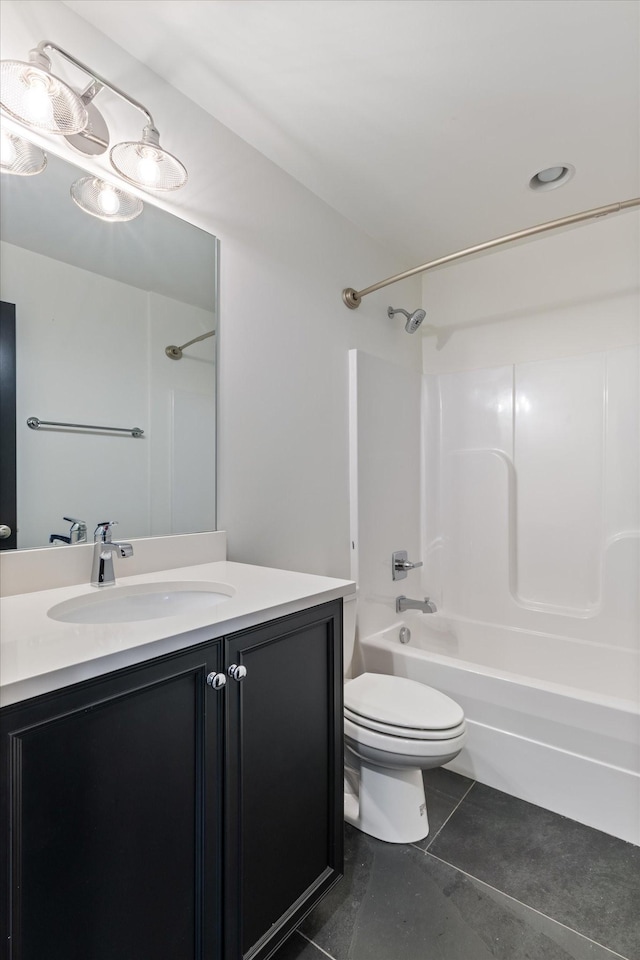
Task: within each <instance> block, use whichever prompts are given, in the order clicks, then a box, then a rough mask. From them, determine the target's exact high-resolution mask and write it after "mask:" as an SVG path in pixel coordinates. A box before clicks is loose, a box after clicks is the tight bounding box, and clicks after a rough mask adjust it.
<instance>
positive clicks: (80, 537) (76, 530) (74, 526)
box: [62, 517, 87, 543]
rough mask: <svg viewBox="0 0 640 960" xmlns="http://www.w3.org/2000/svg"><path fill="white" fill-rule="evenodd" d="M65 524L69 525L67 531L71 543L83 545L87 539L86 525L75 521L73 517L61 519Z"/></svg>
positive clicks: (82, 521) (80, 521) (81, 521)
mask: <svg viewBox="0 0 640 960" xmlns="http://www.w3.org/2000/svg"><path fill="white" fill-rule="evenodd" d="M62 519H63V520H66V521H67V523H70V524H71V529H70V530H69V540H70V541H71V543H85V541H86V539H87V524H86V523H85V521H84V520H76V518H75V517H63V518H62Z"/></svg>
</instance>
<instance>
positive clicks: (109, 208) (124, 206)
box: [71, 177, 144, 223]
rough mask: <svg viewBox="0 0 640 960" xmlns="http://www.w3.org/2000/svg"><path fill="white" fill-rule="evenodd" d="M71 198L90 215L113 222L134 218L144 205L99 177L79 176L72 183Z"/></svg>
mask: <svg viewBox="0 0 640 960" xmlns="http://www.w3.org/2000/svg"><path fill="white" fill-rule="evenodd" d="M71 199H72V200H73V201H74V203H77V205H78V206H79V207H80V209H81V210H84V212H85V213H89V214H91V216H92V217H98V218H99V219H100V220H105V221H106V222H113V223H123V222H125V221H126V220H135V218H136V217H139V216H140V214H141V213H142V210H143V207H144V205H143V203H142V200H139V199H138V198H137V197H132V196H131V194H130V193H126V192H125V191H124V190H120V188H119V187H114V186H113V184H111V183H107V181H106V180H100V178H99V177H81V178H80V179H79V180H76V181H75V183H72V184H71Z"/></svg>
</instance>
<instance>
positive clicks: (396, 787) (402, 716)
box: [344, 673, 466, 843]
mask: <svg viewBox="0 0 640 960" xmlns="http://www.w3.org/2000/svg"><path fill="white" fill-rule="evenodd" d="M344 737H345V748H346V749H345V820H346V821H347V822H348V823H351V824H352V825H353V826H354V827H356V828H357V829H358V830H362V832H363V833H367V834H369V835H370V836H372V837H377V838H378V839H379V840H386V841H387V842H389V843H413V842H415V841H417V840H423V839H424V838H425V837H426V836H427V835H428V833H429V821H428V817H427V804H426V798H425V793H424V784H423V780H422V770H427V769H429V768H431V767H440V766H442V765H443V764H445V763H448V762H449V761H450V760H453V759H454V757H456V756H457V755H458V754H459V753H460V750H461V749H462V747H463V745H464V742H465V739H466V727H465V719H464V713H463V711H462V708H461V707H460V706H459V705H458V704H457V703H455V701H453V700H452V699H451V698H450V697H447V696H446V695H445V694H443V693H440V692H439V691H438V690H434V689H433V688H432V687H427V686H425V685H424V684H422V683H417V682H416V681H415V680H408V679H406V678H404V677H393V676H387V675H384V674H376V673H363V674H361V675H360V676H359V677H356V678H355V679H353V680H347V681H346V683H345V686H344Z"/></svg>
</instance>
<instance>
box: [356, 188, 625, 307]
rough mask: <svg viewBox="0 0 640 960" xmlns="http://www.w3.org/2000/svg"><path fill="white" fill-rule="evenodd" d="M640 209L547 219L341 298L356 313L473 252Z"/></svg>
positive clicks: (617, 207)
mask: <svg viewBox="0 0 640 960" xmlns="http://www.w3.org/2000/svg"><path fill="white" fill-rule="evenodd" d="M639 206H640V197H635V198H634V199H633V200H621V201H620V202H619V203H610V204H608V205H607V206H606V207H594V208H593V209H592V210H585V211H583V212H582V213H574V214H572V215H571V216H569V217H561V218H560V219H559V220H548V221H547V222H546V223H539V224H537V226H535V227H527V228H526V230H518V232H517V233H509V234H507V235H506V236H504V237H497V238H496V239H495V240H487V241H486V242H485V243H478V244H476V246H475V247H467V248H466V249H465V250H458V251H457V253H449V254H447V256H446V257H439V258H438V259H437V260H430V261H429V262H428V263H422V264H420V266H419V267H413V269H412V270H405V272H404V273H397V274H396V275H395V276H394V277H388V278H387V279H386V280H380V282H379V283H374V284H372V285H371V286H370V287H365V289H364V290H354V289H353V287H346V288H345V289H344V290H343V291H342V299H343V300H344V302H345V304H346V305H347V306H348V307H349V309H350V310H356V309H357V308H358V307H359V306H360V303H361V301H362V298H363V297H366V296H367V294H369V293H374V291H376V290H381V289H382V288H383V287H388V286H389V284H391V283H397V282H398V281H399V280H406V279H407V278H408V277H414V276H415V275H416V274H418V273H424V272H425V271H426V270H432V269H433V268H434V267H442V266H444V264H445V263H452V262H453V261H454V260H461V259H462V258H463V257H470V256H471V255H472V254H474V253H482V251H483V250H491V249H492V248H493V247H499V246H501V245H502V244H503V243H512V242H514V241H515V240H523V239H524V238H525V237H534V236H535V235H536V234H538V233H544V232H545V231H547V230H555V229H557V228H558V227H568V226H570V225H571V224H574V223H582V222H583V221H584V220H594V219H596V217H606V216H607V215H608V214H610V213H620V212H621V211H623V210H630V209H631V208H632V207H639Z"/></svg>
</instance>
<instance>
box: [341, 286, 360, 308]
mask: <svg viewBox="0 0 640 960" xmlns="http://www.w3.org/2000/svg"><path fill="white" fill-rule="evenodd" d="M342 299H343V300H344V302H345V303H346V305H347V306H348V307H349V310H357V309H358V307H359V306H360V304H361V303H362V297H361V296H360V294H359V293H358V291H357V290H354V289H353V287H346V288H345V289H344V290H343V291H342Z"/></svg>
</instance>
